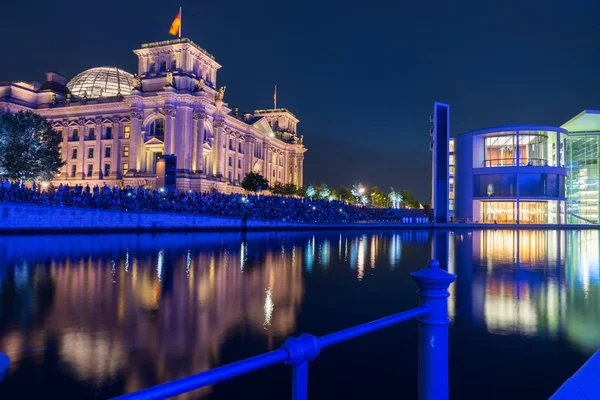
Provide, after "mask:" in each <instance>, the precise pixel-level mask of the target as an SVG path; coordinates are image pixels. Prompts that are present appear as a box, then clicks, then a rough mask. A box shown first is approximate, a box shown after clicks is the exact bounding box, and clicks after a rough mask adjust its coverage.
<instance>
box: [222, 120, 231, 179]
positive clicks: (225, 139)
mask: <svg viewBox="0 0 600 400" xmlns="http://www.w3.org/2000/svg"><path fill="white" fill-rule="evenodd" d="M225 129H226V128H225V127H223V131H222V132H221V144H222V145H221V146H220V151H221V156H220V157H221V159H220V160H219V164H220V165H221V174H222V175H223V177H224V178H227V174H226V172H227V166H228V161H229V135H230V134H229V133H228V132H227V131H226V130H225Z"/></svg>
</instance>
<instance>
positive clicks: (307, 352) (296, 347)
mask: <svg viewBox="0 0 600 400" xmlns="http://www.w3.org/2000/svg"><path fill="white" fill-rule="evenodd" d="M281 347H282V348H284V349H286V350H287V352H288V354H289V358H288V361H286V364H288V365H291V366H292V400H307V399H308V362H309V361H312V360H314V359H315V358H317V356H318V355H319V352H320V351H321V345H320V343H319V339H318V338H317V337H316V336H313V335H308V334H306V333H305V334H302V335H300V337H299V338H293V337H292V338H289V339H288V340H286V341H285V342H284V343H283V345H281Z"/></svg>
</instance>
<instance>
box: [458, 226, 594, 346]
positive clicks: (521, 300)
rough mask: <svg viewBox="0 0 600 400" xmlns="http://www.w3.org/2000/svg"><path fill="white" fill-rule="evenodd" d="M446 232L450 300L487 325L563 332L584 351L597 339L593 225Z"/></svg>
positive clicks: (499, 329) (507, 330) (531, 332)
mask: <svg viewBox="0 0 600 400" xmlns="http://www.w3.org/2000/svg"><path fill="white" fill-rule="evenodd" d="M454 240H455V243H456V244H457V246H456V248H457V253H456V259H455V261H456V265H457V268H458V270H457V273H458V275H459V282H458V290H457V292H458V293H457V297H456V300H455V301H456V307H457V308H461V307H462V309H463V310H465V309H467V308H468V309H469V312H468V313H469V314H471V315H472V318H473V319H474V320H475V321H479V322H480V323H482V324H485V326H486V328H487V330H488V331H490V332H491V333H495V334H519V335H526V336H541V337H546V336H547V337H558V336H564V337H566V338H568V340H569V341H571V342H572V343H573V344H574V345H576V346H577V347H578V348H579V349H580V350H581V351H583V352H585V353H589V352H592V351H593V350H595V349H597V348H598V347H600V247H599V233H598V231H596V230H589V231H569V232H557V231H491V230H490V231H480V232H473V234H472V246H469V245H467V246H459V245H458V244H459V242H460V243H461V244H462V242H463V241H465V240H467V241H470V240H471V236H468V235H466V234H456V235H454ZM471 251H472V254H469V252H471ZM470 259H474V262H469V260H470ZM471 265H473V267H471ZM471 268H472V271H471V270H470V269H471ZM461 285H462V286H461ZM467 287H468V289H466V288H467ZM465 290H468V291H469V293H466V292H465ZM462 301H465V302H467V303H468V304H466V303H465V304H464V305H462V306H461V304H460V303H461V302H462ZM465 314H466V313H465Z"/></svg>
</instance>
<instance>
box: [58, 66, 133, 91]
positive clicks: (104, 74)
mask: <svg viewBox="0 0 600 400" xmlns="http://www.w3.org/2000/svg"><path fill="white" fill-rule="evenodd" d="M132 78H133V75H131V74H130V73H129V72H126V71H123V70H122V69H119V68H117V67H97V68H90V69H88V70H85V71H83V72H81V73H80V74H77V75H76V76H75V77H74V78H73V79H71V81H69V83H67V87H68V88H69V90H70V91H71V94H72V95H73V96H75V97H87V98H88V99H95V98H99V97H111V96H117V95H128V94H131V89H132V85H131V80H132Z"/></svg>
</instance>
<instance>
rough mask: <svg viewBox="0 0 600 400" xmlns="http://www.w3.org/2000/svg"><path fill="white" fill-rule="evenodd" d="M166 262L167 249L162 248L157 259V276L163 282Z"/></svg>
mask: <svg viewBox="0 0 600 400" xmlns="http://www.w3.org/2000/svg"><path fill="white" fill-rule="evenodd" d="M164 263H165V250H164V249H162V250H160V251H159V252H158V257H157V260H156V276H157V277H158V280H159V282H161V281H162V278H163V267H164Z"/></svg>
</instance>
